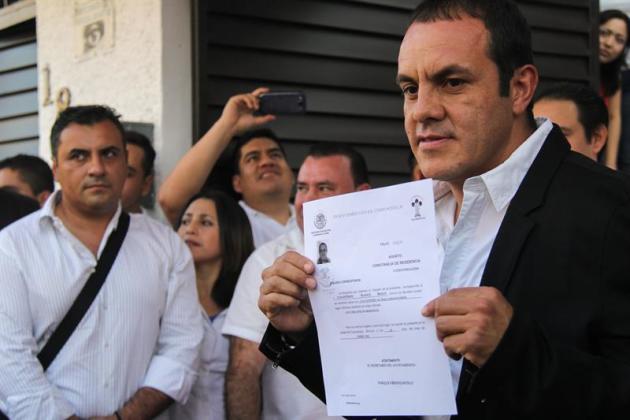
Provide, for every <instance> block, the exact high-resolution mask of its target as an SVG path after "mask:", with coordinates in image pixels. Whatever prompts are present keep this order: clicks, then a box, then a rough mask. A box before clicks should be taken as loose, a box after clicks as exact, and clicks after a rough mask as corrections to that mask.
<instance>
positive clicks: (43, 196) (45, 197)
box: [37, 191, 52, 207]
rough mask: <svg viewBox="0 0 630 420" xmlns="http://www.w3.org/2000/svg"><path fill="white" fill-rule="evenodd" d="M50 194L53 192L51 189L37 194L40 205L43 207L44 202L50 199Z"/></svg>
mask: <svg viewBox="0 0 630 420" xmlns="http://www.w3.org/2000/svg"><path fill="white" fill-rule="evenodd" d="M50 194H52V193H51V192H50V191H42V192H40V193H39V194H37V201H38V202H39V206H40V207H42V206H43V205H44V203H45V202H46V200H48V197H50Z"/></svg>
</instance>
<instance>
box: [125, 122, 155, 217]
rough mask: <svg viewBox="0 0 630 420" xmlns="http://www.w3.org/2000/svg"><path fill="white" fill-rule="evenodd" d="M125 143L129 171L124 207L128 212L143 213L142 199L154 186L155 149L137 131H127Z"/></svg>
mask: <svg viewBox="0 0 630 420" xmlns="http://www.w3.org/2000/svg"><path fill="white" fill-rule="evenodd" d="M125 144H126V145H127V166H128V168H129V171H128V172H127V179H126V180H125V185H124V187H123V190H122V196H121V201H122V207H123V210H125V211H126V212H127V213H143V210H142V200H144V199H145V197H147V196H149V194H151V188H152V187H153V178H154V175H155V174H154V172H155V171H154V164H155V149H154V148H153V145H152V144H151V141H150V140H149V139H148V138H147V137H146V136H145V135H144V134H141V133H138V132H137V131H125Z"/></svg>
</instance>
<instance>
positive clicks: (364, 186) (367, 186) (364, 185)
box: [355, 182, 372, 191]
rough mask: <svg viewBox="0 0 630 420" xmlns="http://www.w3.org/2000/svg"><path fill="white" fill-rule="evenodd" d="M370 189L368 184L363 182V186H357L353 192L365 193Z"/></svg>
mask: <svg viewBox="0 0 630 420" xmlns="http://www.w3.org/2000/svg"><path fill="white" fill-rule="evenodd" d="M370 188H372V187H370V184H368V183H367V182H364V183H363V184H359V185H358V186H357V188H356V189H355V191H365V190H369V189H370Z"/></svg>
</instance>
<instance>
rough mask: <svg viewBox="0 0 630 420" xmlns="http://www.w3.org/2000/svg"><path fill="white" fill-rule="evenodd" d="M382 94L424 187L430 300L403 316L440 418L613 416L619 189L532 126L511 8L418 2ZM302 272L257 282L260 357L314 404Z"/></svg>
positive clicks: (275, 273)
mask: <svg viewBox="0 0 630 420" xmlns="http://www.w3.org/2000/svg"><path fill="white" fill-rule="evenodd" d="M397 81H398V84H399V86H400V88H401V90H402V93H403V97H404V102H403V109H404V115H405V131H406V134H407V138H408V140H409V144H410V146H411V149H412V150H413V152H414V155H415V156H416V158H417V160H418V163H419V165H420V169H421V171H422V173H423V174H424V175H426V176H427V177H429V178H433V179H436V180H438V181H437V182H436V183H435V185H434V191H435V198H436V203H435V205H436V218H437V224H438V226H437V228H438V233H437V236H438V238H437V240H438V245H439V248H440V251H441V272H440V283H441V286H442V292H443V294H442V295H441V296H439V297H438V298H436V299H434V300H432V301H430V302H428V303H427V304H426V305H425V306H424V307H422V308H421V307H419V308H418V312H419V316H420V314H422V316H424V317H430V318H434V320H435V325H436V333H437V337H438V339H439V340H440V341H441V342H442V344H443V347H444V350H445V352H446V353H447V354H448V355H449V356H450V357H451V358H452V361H451V371H452V376H453V385H454V388H455V389H456V391H457V408H458V415H457V416H455V417H454V418H457V419H458V420H462V419H464V420H502V419H515V420H526V419H548V420H551V419H558V418H571V419H594V418H602V419H603V418H624V417H626V416H627V414H628V407H630V381H628V377H629V376H630V282H628V281H627V276H628V272H630V261H629V260H628V257H627V250H628V249H629V248H630V182H629V181H628V179H626V178H625V177H624V176H623V175H621V174H618V173H615V172H613V171H610V170H608V169H607V168H603V167H602V166H601V165H598V164H596V163H595V162H593V161H591V160H590V159H588V158H586V157H584V156H582V155H581V154H578V153H575V152H572V151H571V150H570V147H569V143H568V142H567V140H566V139H565V138H564V136H563V135H562V133H561V131H560V130H559V129H557V128H554V127H553V125H552V124H551V123H550V121H549V120H538V121H536V120H535V119H534V116H533V113H532V107H531V102H532V98H533V96H534V91H535V90H536V86H537V84H538V71H537V69H536V67H535V66H534V65H533V55H532V49H531V34H530V30H529V27H528V25H527V22H526V20H525V18H524V17H523V15H522V13H521V12H520V11H519V9H518V6H517V5H516V4H515V3H514V2H513V1H511V0H450V1H444V0H425V1H423V2H421V3H420V5H419V6H418V7H417V9H416V12H415V13H414V16H413V18H412V23H411V24H410V25H409V27H408V29H407V31H406V33H405V36H404V39H403V41H402V44H401V47H400V52H399V56H398V76H397ZM349 263H351V262H349ZM313 271H314V264H313V262H312V261H309V260H308V259H306V258H304V257H303V256H302V255H299V254H297V253H295V252H289V253H287V254H285V255H284V256H282V257H281V258H279V259H277V260H276V262H275V263H274V264H273V265H272V266H271V267H270V268H268V269H266V270H265V271H264V272H263V286H262V287H261V296H260V300H259V306H260V308H261V310H262V311H263V312H264V313H265V314H266V315H267V317H268V318H269V320H270V324H271V325H270V327H269V328H268V329H267V332H266V335H265V337H264V338H263V341H262V344H261V350H263V351H264V352H265V354H266V355H267V356H268V357H269V358H271V359H272V360H274V361H275V362H276V363H278V364H279V365H280V366H282V367H284V368H286V369H287V370H289V371H290V372H292V373H294V374H295V375H296V376H298V377H299V378H300V381H301V382H302V383H303V384H305V386H307V387H308V388H309V389H311V390H312V391H313V392H315V393H316V394H317V395H318V396H320V398H323V396H324V392H323V391H324V388H323V378H322V371H321V361H320V358H319V349H318V347H317V344H316V343H317V337H316V326H315V325H314V323H313V317H312V315H311V314H309V313H308V312H305V311H302V310H301V309H300V308H304V307H305V306H306V305H307V303H308V298H307V296H308V295H307V294H306V293H305V292H306V290H305V289H314V288H315V287H316V286H317V285H316V281H315V279H314V278H313V276H312V273H313ZM419 397H421V396H419ZM385 404H386V401H383V405H384V406H385Z"/></svg>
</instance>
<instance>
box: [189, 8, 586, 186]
mask: <svg viewBox="0 0 630 420" xmlns="http://www.w3.org/2000/svg"><path fill="white" fill-rule="evenodd" d="M518 3H519V5H520V6H521V7H522V10H523V13H524V14H525V15H526V17H527V19H528V21H529V22H530V25H531V26H532V30H533V42H534V50H535V60H536V63H537V65H538V66H539V68H540V70H541V74H542V77H543V83H548V82H550V81H555V80H566V79H568V80H572V81H577V82H582V83H591V84H593V85H595V84H596V83H595V82H596V80H597V77H598V75H597V71H598V67H597V55H596V53H595V52H594V51H596V50H595V49H594V48H593V47H594V46H596V45H597V43H596V42H597V38H596V35H597V33H596V21H597V10H598V3H597V0H545V1H520V2H518ZM416 4H417V0H345V1H341V0H337V1H332V0H331V1H323V0H312V1H294V0H268V1H264V2H263V1H252V0H214V1H204V0H198V1H195V2H194V5H195V8H196V12H195V13H196V16H197V17H196V18H195V24H196V25H197V27H196V28H195V34H196V39H195V42H196V54H197V55H196V59H197V61H198V62H197V65H196V69H195V70H196V71H197V74H196V76H195V80H196V84H197V87H196V89H197V91H196V94H197V97H196V105H195V106H196V109H197V110H198V114H197V115H196V116H195V128H196V134H197V137H199V136H200V135H201V134H202V133H203V132H204V131H205V130H207V128H208V127H209V126H210V125H211V124H212V123H213V122H214V121H215V120H216V119H217V118H218V116H219V115H220V112H221V109H222V107H223V104H224V103H225V101H226V100H227V98H228V97H230V96H231V95H233V94H235V93H239V92H246V91H251V90H253V89H254V88H255V87H257V86H261V85H264V86H268V87H270V88H271V89H283V90H289V89H299V90H302V91H304V92H305V93H306V95H307V98H308V99H307V101H308V113H307V114H306V115H303V116H284V117H280V118H279V119H278V120H277V121H276V122H274V123H273V124H272V125H271V128H273V129H274V130H275V131H276V132H277V133H278V135H279V136H280V137H281V138H282V139H284V140H285V141H286V142H285V147H286V150H287V154H288V156H289V161H290V164H291V166H292V167H293V168H297V167H298V166H299V164H300V163H301V160H302V158H303V156H304V154H305V152H306V150H307V148H308V146H309V145H310V144H311V143H313V142H316V141H343V142H347V143H350V144H352V145H354V146H356V148H357V149H358V150H359V151H361V152H362V153H363V154H364V155H365V157H366V159H367V161H368V166H369V168H370V171H371V176H372V183H373V184H374V185H376V186H382V185H388V184H392V183H398V182H401V181H405V180H407V178H408V168H407V155H408V153H409V148H408V146H407V140H406V138H405V134H404V131H403V125H402V98H401V95H400V92H399V89H398V87H397V86H396V84H395V83H394V78H395V76H396V58H397V54H398V47H399V44H400V40H401V39H402V34H403V32H404V30H405V28H406V25H407V23H408V20H409V16H410V13H411V11H412V10H413V8H414V7H415V6H416Z"/></svg>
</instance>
